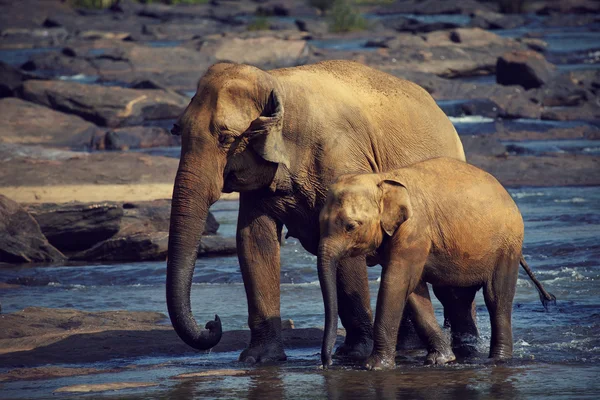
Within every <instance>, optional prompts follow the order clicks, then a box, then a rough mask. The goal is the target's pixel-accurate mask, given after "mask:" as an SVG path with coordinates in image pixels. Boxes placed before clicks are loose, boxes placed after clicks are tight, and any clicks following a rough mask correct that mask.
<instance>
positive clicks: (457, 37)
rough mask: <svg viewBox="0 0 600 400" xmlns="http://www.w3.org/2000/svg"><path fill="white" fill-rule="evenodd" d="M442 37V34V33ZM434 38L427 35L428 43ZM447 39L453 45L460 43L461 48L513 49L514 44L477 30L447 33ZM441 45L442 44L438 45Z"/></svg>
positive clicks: (490, 33)
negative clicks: (495, 47) (500, 47)
mask: <svg viewBox="0 0 600 400" xmlns="http://www.w3.org/2000/svg"><path fill="white" fill-rule="evenodd" d="M442 35H443V33H442ZM434 37H435V36H433V35H429V36H428V37H427V39H428V42H432V41H433V40H434V39H433V38H434ZM448 37H449V39H450V40H451V41H452V42H454V43H460V44H461V45H463V46H473V47H481V46H490V45H501V46H507V47H513V46H514V45H515V43H514V42H513V41H512V40H511V39H506V38H503V37H501V36H498V35H496V34H495V33H492V32H488V31H485V30H483V29H479V28H459V29H454V30H452V31H450V32H449V36H448ZM440 44H442V43H440Z"/></svg>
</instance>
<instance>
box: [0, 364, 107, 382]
mask: <svg viewBox="0 0 600 400" xmlns="http://www.w3.org/2000/svg"><path fill="white" fill-rule="evenodd" d="M107 372H119V371H117V370H116V369H113V370H106V369H98V368H77V367H56V366H49V367H37V368H16V369H12V370H10V371H7V372H5V373H3V374H0V382H3V381H4V382H12V381H34V380H45V379H56V378H66V377H70V376H79V375H92V374H100V373H107Z"/></svg>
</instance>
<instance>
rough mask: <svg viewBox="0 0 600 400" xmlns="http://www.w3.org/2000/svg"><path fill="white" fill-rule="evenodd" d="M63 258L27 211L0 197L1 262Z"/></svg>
mask: <svg viewBox="0 0 600 400" xmlns="http://www.w3.org/2000/svg"><path fill="white" fill-rule="evenodd" d="M64 260H65V256H64V255H63V254H62V253H61V252H60V251H58V250H57V249H56V248H54V247H53V246H52V245H51V244H50V243H48V240H47V239H46V238H45V237H44V235H43V234H42V231H41V230H40V227H39V225H38V224H37V222H36V221H35V219H33V217H32V216H31V215H29V213H27V211H25V210H24V209H23V208H22V207H21V206H19V205H18V204H17V203H15V202H14V201H12V200H10V199H9V198H7V197H5V196H2V195H0V263H2V262H4V263H29V262H61V261H64Z"/></svg>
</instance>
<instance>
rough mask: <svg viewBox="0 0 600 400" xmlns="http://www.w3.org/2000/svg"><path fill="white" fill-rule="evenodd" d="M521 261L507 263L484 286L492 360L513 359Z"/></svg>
mask: <svg viewBox="0 0 600 400" xmlns="http://www.w3.org/2000/svg"><path fill="white" fill-rule="evenodd" d="M518 272H519V261H518V260H517V261H516V262H514V261H507V262H505V263H504V265H500V266H499V268H497V269H496V271H495V272H494V275H493V276H492V279H491V280H490V281H489V282H487V283H486V284H485V285H484V288H483V289H484V291H483V298H484V299H485V305H486V306H487V309H488V311H489V313H490V325H491V328H492V339H491V343H490V358H494V359H496V360H503V359H509V358H512V352H513V337H512V323H511V318H512V305H513V299H514V297H515V288H516V285H517V276H518Z"/></svg>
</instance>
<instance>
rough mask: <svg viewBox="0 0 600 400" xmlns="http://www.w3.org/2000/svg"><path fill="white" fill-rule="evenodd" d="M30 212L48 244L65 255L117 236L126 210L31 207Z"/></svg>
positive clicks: (99, 206)
mask: <svg viewBox="0 0 600 400" xmlns="http://www.w3.org/2000/svg"><path fill="white" fill-rule="evenodd" d="M26 209H27V211H29V213H30V214H31V215H32V216H33V217H34V218H35V220H36V221H37V222H38V224H39V225H40V228H41V229H42V232H43V233H44V235H45V236H46V237H47V238H48V241H49V242H50V243H51V244H52V245H53V246H54V247H56V248H58V249H59V250H61V251H62V252H74V251H81V250H84V249H88V248H90V247H92V246H93V245H95V244H96V243H98V242H101V241H103V240H106V239H108V238H110V237H112V236H113V235H115V234H116V233H117V232H118V231H119V229H120V223H121V219H122V218H123V214H124V213H123V208H122V207H120V206H119V205H116V204H110V203H95V204H31V205H29V206H27V208H26Z"/></svg>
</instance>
